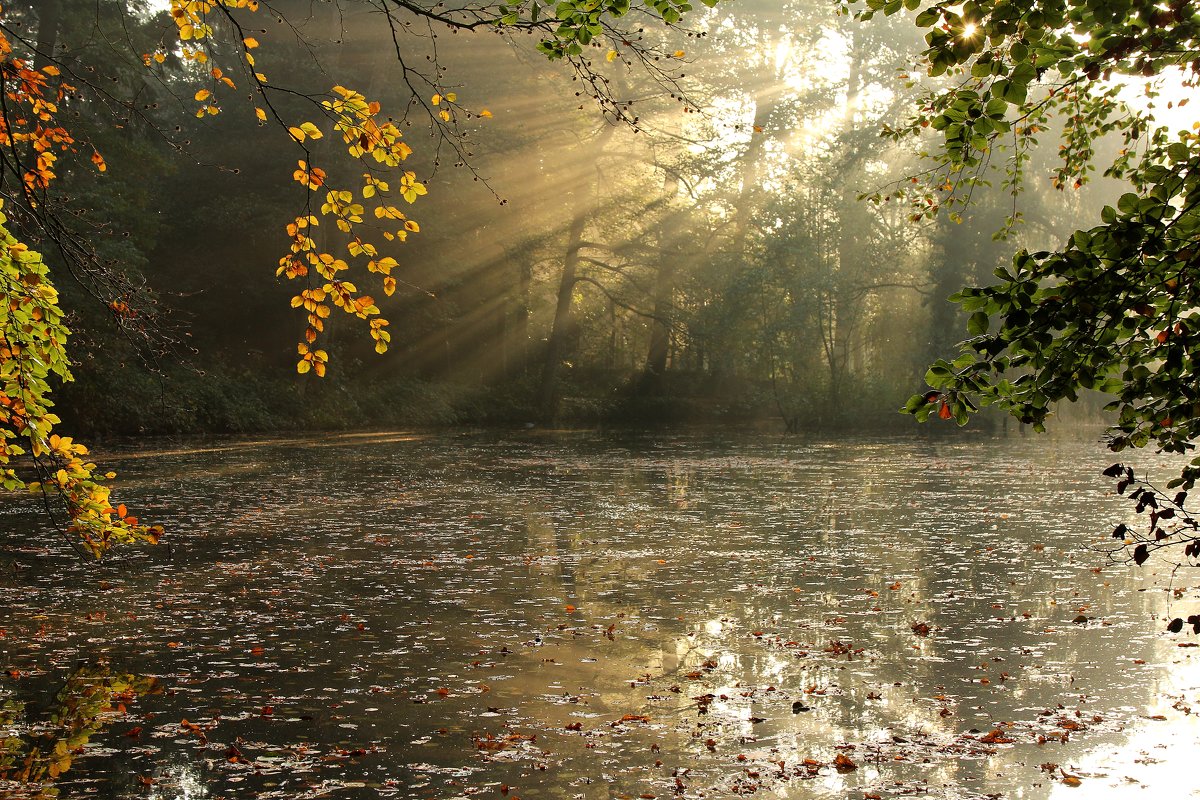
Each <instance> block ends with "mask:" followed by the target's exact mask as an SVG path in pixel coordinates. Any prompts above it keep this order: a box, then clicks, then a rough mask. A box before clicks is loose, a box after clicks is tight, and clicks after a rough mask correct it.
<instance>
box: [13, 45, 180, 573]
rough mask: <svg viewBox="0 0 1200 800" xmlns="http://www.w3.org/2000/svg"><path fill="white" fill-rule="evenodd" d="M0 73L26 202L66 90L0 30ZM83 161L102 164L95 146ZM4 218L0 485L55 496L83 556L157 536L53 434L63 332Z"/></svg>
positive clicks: (47, 153)
mask: <svg viewBox="0 0 1200 800" xmlns="http://www.w3.org/2000/svg"><path fill="white" fill-rule="evenodd" d="M0 77H2V80H3V93H4V100H5V106H6V113H5V114H4V115H2V116H0V146H2V147H3V149H4V153H5V156H6V157H10V158H19V157H20V156H21V155H24V156H25V157H26V158H27V159H28V161H27V163H26V164H24V165H20V168H21V169H22V179H23V191H24V194H25V196H26V198H27V200H28V203H29V204H30V206H31V207H34V208H36V207H37V203H38V198H39V196H40V193H41V192H44V191H45V189H46V188H47V187H49V186H50V184H51V182H52V181H53V180H54V179H55V177H56V173H55V168H56V164H57V161H58V159H59V157H60V155H62V154H64V153H70V152H75V151H76V149H77V142H76V140H75V138H74V137H73V136H72V134H71V133H70V131H68V130H67V129H66V128H64V127H62V126H61V125H60V124H59V123H58V120H57V117H56V115H57V113H58V110H59V103H61V102H62V100H63V98H64V96H66V94H67V93H69V92H70V91H71V87H70V86H69V85H67V84H66V83H64V82H61V81H57V80H56V79H57V78H58V77H59V70H58V69H57V68H56V67H54V66H53V65H47V66H45V67H43V68H42V69H40V70H35V69H33V68H32V67H31V66H30V65H29V64H28V63H27V62H26V61H25V60H24V59H21V58H19V57H17V56H15V55H14V53H13V48H12V45H11V43H10V42H9V40H8V39H7V38H5V37H4V36H3V35H2V34H0ZM91 161H92V163H93V164H94V165H95V167H96V169H98V170H100V171H104V170H105V168H106V165H105V162H104V159H103V157H102V156H101V155H100V154H99V153H96V152H93V153H92V154H91ZM0 208H2V205H0ZM6 223H7V219H6V218H5V216H4V215H3V214H2V213H0V486H3V488H4V489H6V490H9V491H29V492H36V493H39V494H43V495H46V496H53V497H57V498H59V499H61V500H62V502H63V505H64V506H65V508H66V512H67V516H68V518H69V523H68V528H67V530H68V532H69V533H70V534H71V535H72V542H73V543H75V544H77V545H78V546H80V547H81V549H82V550H84V551H85V552H87V553H89V554H91V555H94V556H97V557H99V556H100V555H101V554H103V553H104V551H105V550H107V549H108V547H109V546H110V545H111V544H113V543H115V542H130V541H149V542H154V541H157V540H158V536H159V534H160V533H161V529H160V528H158V527H152V526H145V525H141V524H139V522H138V520H137V518H136V517H134V516H132V515H130V514H128V513H127V511H126V509H125V507H124V506H118V507H116V508H114V507H113V506H112V505H111V504H110V502H109V488H108V486H106V485H105V483H104V482H105V480H107V479H111V478H113V477H115V476H114V475H113V474H112V473H108V474H106V475H103V476H101V475H99V474H98V473H97V471H96V465H95V464H93V463H91V462H90V461H87V460H86V456H87V454H88V450H87V448H86V447H85V446H84V445H82V444H79V443H77V442H74V441H73V440H72V439H71V438H70V437H66V436H61V435H59V434H58V433H56V432H55V426H56V425H57V424H58V422H59V418H58V416H57V415H55V414H54V413H53V411H52V408H53V406H54V403H53V402H52V401H51V400H50V392H51V382H52V381H69V380H71V372H70V366H69V361H68V358H67V353H66V349H65V348H66V343H67V339H68V337H69V336H70V331H69V330H68V329H67V327H66V325H65V324H64V322H63V311H62V309H61V308H60V307H59V302H58V292H57V290H56V289H55V288H54V285H53V283H52V282H51V280H50V274H49V271H48V269H47V267H46V264H45V263H44V262H43V260H42V257H41V256H40V255H39V254H38V253H36V252H34V251H33V250H31V249H29V248H28V247H27V246H26V245H24V244H22V243H21V242H19V241H17V239H16V238H15V237H14V236H13V235H12V234H11V233H10V232H9V230H8V227H7V224H6Z"/></svg>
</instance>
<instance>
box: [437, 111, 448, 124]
mask: <svg viewBox="0 0 1200 800" xmlns="http://www.w3.org/2000/svg"><path fill="white" fill-rule="evenodd" d="M438 116H439V117H441V118H442V122H449V121H450V112H449V111H439V112H438Z"/></svg>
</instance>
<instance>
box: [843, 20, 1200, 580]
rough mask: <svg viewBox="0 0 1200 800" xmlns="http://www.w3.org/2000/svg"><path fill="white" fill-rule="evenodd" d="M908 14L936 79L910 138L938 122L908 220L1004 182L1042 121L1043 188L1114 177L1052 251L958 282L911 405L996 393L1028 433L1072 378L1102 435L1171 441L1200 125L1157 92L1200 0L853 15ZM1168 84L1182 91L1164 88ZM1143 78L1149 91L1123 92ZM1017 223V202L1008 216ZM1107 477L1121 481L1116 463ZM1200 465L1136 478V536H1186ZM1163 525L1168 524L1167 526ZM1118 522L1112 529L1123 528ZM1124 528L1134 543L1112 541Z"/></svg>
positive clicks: (1192, 251) (1180, 437)
mask: <svg viewBox="0 0 1200 800" xmlns="http://www.w3.org/2000/svg"><path fill="white" fill-rule="evenodd" d="M901 10H908V11H912V12H915V14H916V18H915V21H916V24H917V25H918V26H920V27H922V28H925V29H927V30H928V33H927V34H926V39H925V40H926V43H927V47H926V49H925V50H924V52H923V53H922V58H923V63H924V65H925V68H926V70H927V71H928V73H929V74H930V75H931V76H947V77H949V78H950V80H949V81H948V82H947V83H946V84H944V86H945V87H946V88H941V89H937V90H935V91H933V92H931V93H930V94H928V95H927V96H926V97H924V98H922V100H921V101H920V103H919V105H918V107H917V112H916V114H915V115H914V116H913V118H912V121H911V122H910V124H909V125H908V126H906V127H904V128H903V129H899V130H896V131H894V133H895V134H896V135H897V136H904V135H913V134H917V133H919V132H921V131H923V130H924V129H926V128H930V129H932V130H933V131H935V132H936V133H937V135H938V136H939V137H940V147H938V148H937V150H936V152H935V153H934V155H933V167H932V169H931V171H930V173H929V174H928V175H927V179H926V180H925V181H924V182H923V183H921V184H919V186H917V187H914V188H912V189H907V190H903V189H902V190H897V191H896V192H894V193H893V196H896V195H906V196H908V197H909V198H910V199H915V200H917V202H918V206H917V208H918V210H917V211H916V212H915V213H914V215H913V216H914V218H915V219H918V218H921V217H924V216H927V215H930V214H934V213H939V210H940V213H949V214H951V215H956V214H957V213H958V211H957V210H956V206H957V205H958V204H959V203H961V202H962V201H964V200H965V199H968V198H969V195H970V192H971V189H972V188H973V187H974V186H978V185H981V184H982V183H984V182H986V181H988V180H989V179H990V177H991V175H990V173H989V171H988V167H989V165H992V164H997V163H1002V164H1003V177H1002V179H1001V180H1002V182H1003V185H1004V186H1005V187H1006V188H1007V190H1008V191H1010V192H1012V193H1014V194H1015V193H1017V192H1019V191H1020V189H1021V185H1022V183H1023V181H1024V180H1025V179H1026V178H1027V175H1026V172H1027V167H1028V166H1029V163H1030V160H1029V159H1030V153H1031V152H1032V150H1033V148H1034V147H1036V146H1037V144H1038V143H1039V140H1040V139H1043V138H1045V137H1047V136H1050V135H1051V131H1054V132H1056V133H1057V138H1058V140H1059V141H1058V144H1059V152H1060V159H1059V161H1058V164H1057V166H1056V168H1055V169H1054V171H1053V174H1052V175H1051V179H1052V181H1053V183H1054V185H1055V186H1056V187H1057V188H1059V189H1064V188H1066V187H1072V186H1074V187H1079V186H1081V185H1082V184H1084V183H1086V182H1087V181H1088V179H1089V177H1090V175H1091V174H1092V173H1093V172H1094V171H1096V170H1097V169H1098V168H1099V169H1102V170H1103V171H1104V174H1106V175H1109V176H1113V177H1115V178H1118V179H1121V180H1124V181H1126V182H1127V184H1128V191H1127V192H1126V193H1125V194H1123V195H1122V196H1121V198H1120V200H1119V202H1117V203H1116V207H1115V208H1114V207H1111V206H1108V207H1105V208H1104V209H1103V211H1102V212H1101V215H1100V222H1099V224H1098V225H1096V226H1094V227H1092V228H1089V229H1087V230H1079V231H1076V232H1075V233H1074V234H1073V235H1072V236H1071V237H1070V239H1069V240H1068V241H1067V242H1066V243H1065V244H1064V245H1063V246H1062V247H1061V248H1059V249H1058V250H1051V251H1041V252H1032V253H1031V252H1026V251H1022V252H1019V253H1018V254H1017V255H1016V257H1015V258H1014V259H1013V262H1012V266H1009V267H1002V268H1000V269H997V270H996V272H995V275H996V277H997V278H998V279H999V281H998V282H997V283H995V284H993V285H991V286H985V287H968V288H965V289H963V290H962V291H961V292H959V293H958V294H957V295H956V296H955V298H954V299H955V300H956V302H958V303H959V305H960V306H961V307H962V309H963V311H965V312H967V313H969V314H970V317H969V319H968V323H967V328H968V333H969V334H970V338H969V339H967V340H965V341H963V342H962V343H961V344H960V345H959V349H960V353H961V354H960V355H959V356H958V357H957V358H954V359H952V360H940V361H937V362H936V363H934V364H933V365H932V366H931V367H930V368H929V371H928V373H927V375H926V380H927V382H928V383H929V385H930V387H931V389H932V391H930V392H928V393H927V394H922V395H917V396H915V397H913V398H912V399H911V400H910V401H909V402H908V405H907V411H908V412H909V413H912V414H914V415H915V416H916V417H917V418H918V419H921V420H924V419H926V418H928V417H929V416H930V415H933V414H936V415H937V416H939V417H941V418H944V419H956V420H957V421H958V422H959V423H960V424H963V423H965V422H966V421H967V419H968V417H969V416H970V414H971V413H973V412H974V411H976V410H977V409H978V408H979V407H980V406H988V405H990V406H995V407H997V408H1000V409H1003V410H1005V411H1007V412H1009V413H1010V414H1012V415H1013V416H1015V417H1016V418H1017V419H1019V420H1020V421H1022V422H1024V423H1028V424H1030V425H1032V426H1034V428H1035V429H1037V430H1042V429H1043V426H1044V424H1045V421H1046V418H1047V416H1048V415H1049V414H1050V413H1051V412H1052V410H1053V408H1054V406H1055V404H1056V403H1058V402H1060V401H1063V400H1071V401H1073V400H1075V399H1076V398H1077V397H1078V396H1079V393H1080V392H1081V391H1084V390H1095V391H1099V392H1102V393H1105V394H1107V395H1110V396H1111V398H1112V399H1111V402H1109V404H1108V406H1107V408H1108V409H1109V410H1110V411H1112V412H1113V413H1114V415H1115V419H1116V421H1115V422H1114V423H1113V425H1112V426H1111V428H1110V429H1109V438H1108V443H1109V446H1110V448H1111V449H1113V450H1115V451H1119V450H1122V449H1124V448H1126V447H1142V446H1145V445H1147V444H1154V445H1156V446H1157V447H1159V448H1160V449H1161V450H1164V451H1167V452H1172V453H1186V452H1190V451H1192V450H1194V448H1195V443H1196V439H1197V437H1198V436H1200V281H1198V280H1197V278H1198V273H1200V134H1198V133H1197V130H1196V126H1195V125H1193V126H1192V128H1191V129H1189V130H1178V131H1172V130H1170V128H1169V127H1168V126H1167V125H1166V124H1164V123H1163V121H1162V120H1163V116H1162V113H1161V112H1162V111H1163V110H1164V109H1163V106H1165V107H1166V108H1167V109H1171V108H1172V107H1173V106H1183V105H1185V104H1186V103H1187V100H1188V97H1187V94H1186V93H1187V92H1189V91H1192V90H1194V88H1195V86H1196V82H1197V79H1198V76H1200V13H1198V12H1197V9H1196V7H1195V6H1194V5H1193V4H1191V3H1187V2H1184V1H1183V0H1172V2H1167V3H1150V2H1133V3H1124V4H1116V5H1114V4H1108V3H1101V2H1095V0H1065V2H1058V3H1048V4H1047V3H1033V2H1029V0H1016V1H1015V2H1007V3H995V2H978V3H977V2H967V3H963V4H958V3H953V4H952V3H926V2H922V1H921V0H904V2H902V0H867V10H866V11H865V12H862V13H860V15H859V16H861V17H870V16H872V15H873V14H875V13H877V12H879V11H882V12H883V13H884V14H889V15H890V14H895V13H897V12H899V11H901ZM1172 82H1173V83H1175V84H1177V85H1178V86H1179V87H1180V89H1179V90H1178V91H1175V92H1173V91H1171V90H1168V89H1165V88H1163V86H1164V83H1172ZM1136 89H1143V93H1144V96H1145V98H1147V100H1148V101H1147V102H1145V103H1143V104H1140V105H1132V104H1131V103H1127V102H1123V99H1122V98H1123V97H1124V95H1125V93H1130V92H1132V91H1134V90H1136ZM1108 135H1115V136H1118V137H1121V138H1122V139H1123V146H1122V148H1121V149H1120V151H1119V153H1118V155H1117V157H1116V158H1115V159H1113V160H1111V161H1110V162H1107V161H1106V162H1104V163H1099V164H1098V163H1097V156H1096V153H1097V143H1098V141H1099V139H1100V138H1101V137H1104V136H1108ZM1018 221H1019V214H1014V215H1013V217H1011V218H1010V220H1009V223H1010V224H1013V223H1016V222H1018ZM1111 472H1112V474H1113V475H1114V476H1115V477H1118V478H1119V479H1120V480H1121V481H1122V483H1121V485H1120V487H1119V488H1120V489H1121V490H1122V491H1125V490H1126V488H1127V487H1129V486H1131V485H1134V484H1133V476H1132V474H1131V473H1129V472H1128V471H1127V470H1125V469H1124V468H1114V469H1113V470H1112V471H1111ZM1198 476H1200V459H1196V460H1193V461H1192V462H1191V463H1190V464H1189V465H1188V466H1186V467H1185V468H1184V469H1183V470H1182V474H1180V475H1179V477H1177V478H1175V479H1174V480H1172V481H1171V482H1170V484H1169V487H1170V488H1172V489H1176V488H1177V489H1179V490H1181V493H1180V494H1178V495H1176V496H1175V498H1173V502H1162V501H1161V500H1159V499H1156V498H1163V499H1165V496H1164V495H1162V494H1161V493H1158V492H1157V491H1156V490H1153V488H1152V487H1149V486H1148V485H1141V486H1138V487H1137V491H1136V492H1135V496H1134V501H1135V502H1136V503H1137V504H1138V510H1139V511H1140V512H1145V513H1149V514H1150V531H1149V532H1148V533H1147V534H1144V538H1146V539H1147V540H1148V541H1144V542H1141V543H1140V544H1138V546H1137V547H1136V548H1135V550H1134V553H1133V558H1134V560H1136V561H1137V562H1138V563H1141V562H1142V561H1144V560H1145V559H1146V557H1147V556H1148V551H1149V550H1151V549H1154V548H1155V547H1161V546H1166V545H1171V544H1176V543H1180V544H1183V546H1184V547H1185V548H1186V555H1187V556H1195V555H1196V554H1197V552H1200V547H1197V541H1198V540H1197V539H1196V536H1195V534H1196V523H1195V522H1194V521H1192V520H1191V519H1190V518H1189V517H1188V516H1187V515H1186V513H1184V512H1182V504H1183V502H1184V501H1185V500H1186V491H1187V490H1188V489H1190V488H1191V487H1192V486H1193V485H1194V484H1195V482H1196V480H1197V477H1198ZM1171 525H1174V526H1175V527H1173V528H1172V527H1169V526H1171ZM1129 533H1130V532H1129V531H1128V530H1127V529H1126V528H1125V526H1120V527H1119V528H1118V529H1117V531H1115V534H1116V536H1117V537H1118V538H1120V539H1122V541H1126V539H1127V537H1128V535H1129ZM1128 543H1129V544H1134V543H1135V540H1134V539H1132V538H1129V539H1128Z"/></svg>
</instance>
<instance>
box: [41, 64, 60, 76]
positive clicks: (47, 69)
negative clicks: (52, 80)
mask: <svg viewBox="0 0 1200 800" xmlns="http://www.w3.org/2000/svg"><path fill="white" fill-rule="evenodd" d="M42 72H44V73H46V74H47V75H49V76H51V77H53V76H55V75H58V74H59V70H58V67H56V66H54V65H53V64H47V65H46V66H44V67H42Z"/></svg>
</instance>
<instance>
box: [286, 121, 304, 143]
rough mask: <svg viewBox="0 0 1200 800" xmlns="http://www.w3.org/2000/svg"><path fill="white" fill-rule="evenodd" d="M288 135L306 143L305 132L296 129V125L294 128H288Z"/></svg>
mask: <svg viewBox="0 0 1200 800" xmlns="http://www.w3.org/2000/svg"><path fill="white" fill-rule="evenodd" d="M288 133H290V134H291V135H292V138H293V139H295V140H296V141H297V142H303V141H304V131H302V130H300V129H299V128H297V127H295V126H294V125H293V126H292V127H290V128H288Z"/></svg>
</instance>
